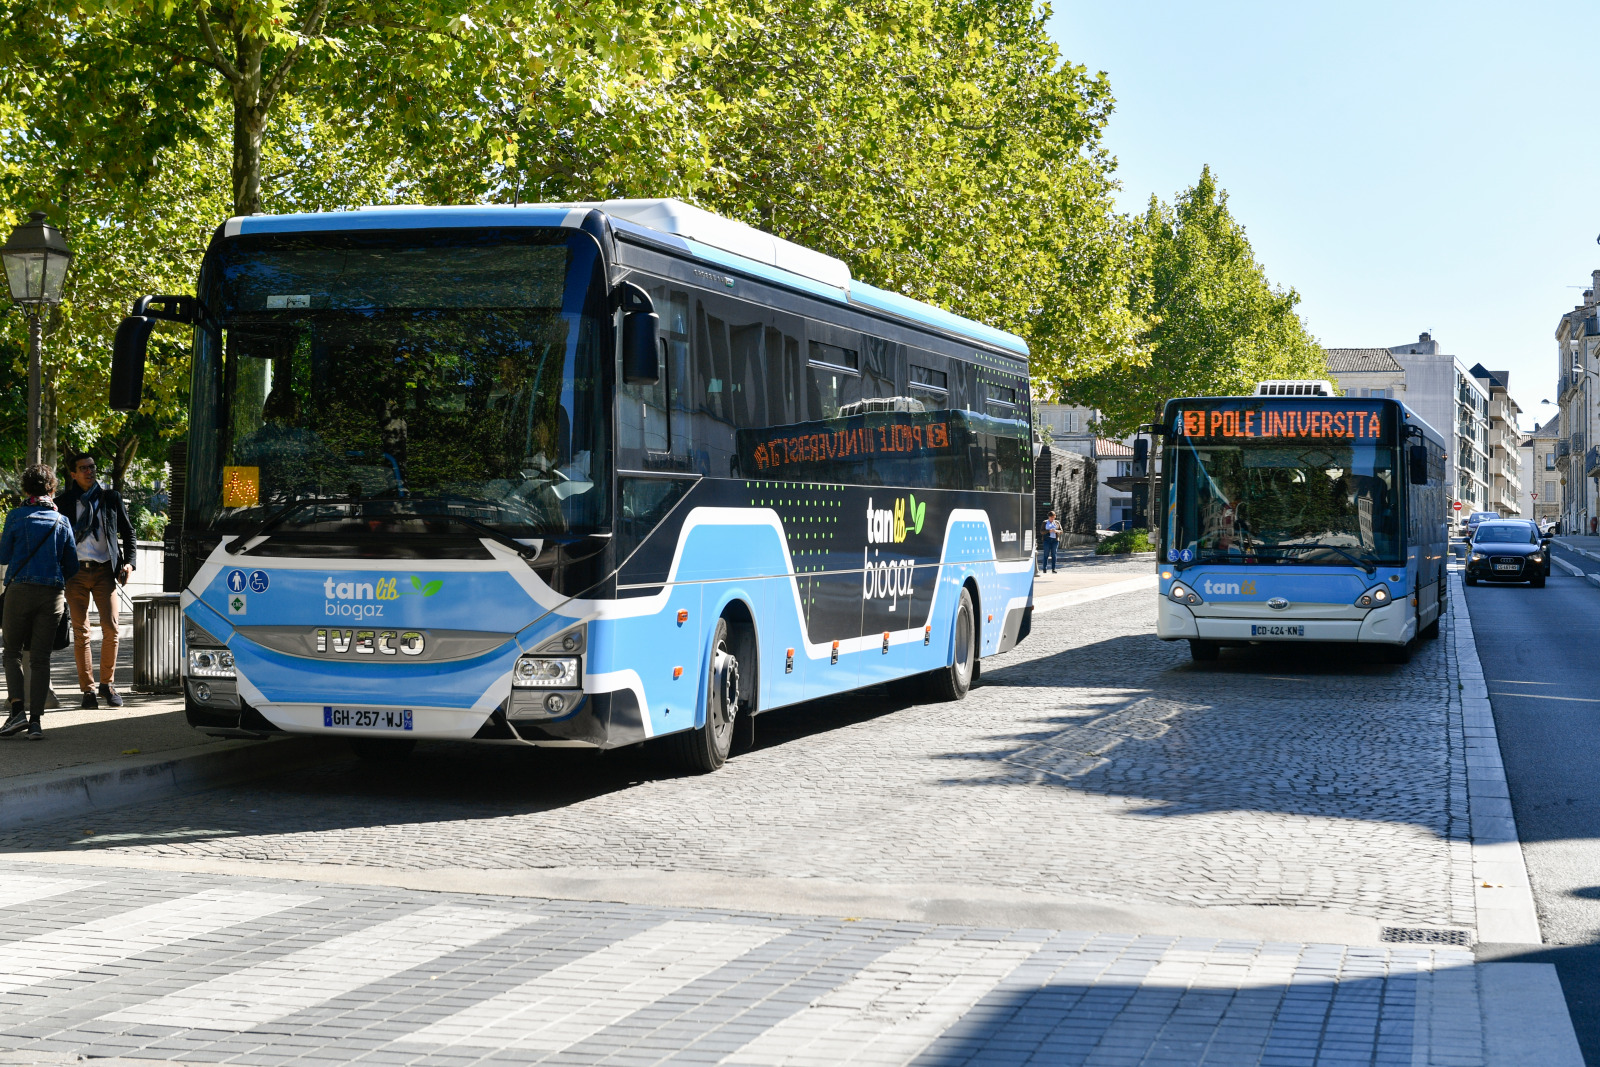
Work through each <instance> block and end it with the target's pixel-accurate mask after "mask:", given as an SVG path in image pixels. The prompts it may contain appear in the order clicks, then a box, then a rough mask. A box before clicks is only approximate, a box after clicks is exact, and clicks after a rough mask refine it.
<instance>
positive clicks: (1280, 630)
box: [1250, 623, 1306, 637]
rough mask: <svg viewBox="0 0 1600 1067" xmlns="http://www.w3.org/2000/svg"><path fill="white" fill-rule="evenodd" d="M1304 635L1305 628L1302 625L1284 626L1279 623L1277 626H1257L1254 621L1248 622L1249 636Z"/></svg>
mask: <svg viewBox="0 0 1600 1067" xmlns="http://www.w3.org/2000/svg"><path fill="white" fill-rule="evenodd" d="M1305 635H1306V628H1305V627H1304V626H1284V625H1281V624H1280V625H1277V626H1258V625H1256V624H1255V623H1251V624H1250V636H1251V637H1304V636H1305Z"/></svg>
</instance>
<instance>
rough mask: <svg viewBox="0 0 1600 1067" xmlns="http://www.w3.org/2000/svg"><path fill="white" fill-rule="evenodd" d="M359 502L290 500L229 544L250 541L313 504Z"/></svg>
mask: <svg viewBox="0 0 1600 1067" xmlns="http://www.w3.org/2000/svg"><path fill="white" fill-rule="evenodd" d="M360 502H361V498H360V497H354V496H308V497H304V498H303V499H300V500H291V501H290V502H289V503H287V504H285V505H284V506H283V507H281V508H279V509H278V510H277V511H274V512H273V513H272V514H271V515H268V516H266V517H265V518H263V519H262V520H261V521H260V522H258V523H256V524H255V526H254V527H246V528H245V529H244V530H243V531H242V532H240V533H238V534H235V535H234V538H233V541H232V542H231V544H235V545H243V544H244V543H245V542H246V541H252V540H254V539H255V538H257V537H260V536H261V535H262V534H264V533H266V532H267V531H268V530H272V529H275V528H277V527H278V526H280V525H282V524H283V520H285V519H287V518H288V517H289V516H290V515H293V514H294V513H295V512H297V511H304V510H305V509H306V508H309V507H311V506H313V505H315V504H359V503H360Z"/></svg>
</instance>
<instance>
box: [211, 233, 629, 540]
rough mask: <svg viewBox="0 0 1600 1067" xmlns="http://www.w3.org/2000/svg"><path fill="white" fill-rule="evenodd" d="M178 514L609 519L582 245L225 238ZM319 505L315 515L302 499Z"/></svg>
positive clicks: (285, 525)
mask: <svg viewBox="0 0 1600 1067" xmlns="http://www.w3.org/2000/svg"><path fill="white" fill-rule="evenodd" d="M207 278H208V280H209V282H210V285H209V287H208V289H207V290H206V302H207V305H208V308H209V309H211V311H212V314H213V315H214V316H215V317H216V319H217V320H218V321H219V323H220V327H221V328H220V330H216V331H212V330H202V331H200V335H201V339H200V341H199V343H198V344H197V346H196V348H197V351H196V359H197V368H196V379H197V388H196V403H195V405H194V410H193V412H192V414H191V419H192V426H191V433H190V441H191V445H190V449H191V451H190V490H189V493H190V497H189V499H190V511H189V515H190V519H191V522H193V523H194V525H195V526H196V527H199V528H203V527H204V526H207V525H209V526H210V527H211V528H213V529H216V530H217V531H219V532H224V533H227V532H243V531H250V530H258V529H261V528H263V526H264V525H265V524H267V523H269V522H270V523H271V529H272V531H273V533H274V535H289V534H313V535H316V534H323V535H334V536H338V537H340V538H344V539H348V538H349V537H352V536H357V535H358V534H366V535H381V534H394V533H401V534H406V533H409V534H433V533H449V534H451V535H453V536H463V535H464V531H465V530H467V529H468V528H469V527H468V523H467V522H466V521H462V520H468V521H470V522H476V523H481V524H484V525H487V526H490V527H493V528H494V530H495V531H497V532H500V533H502V534H509V535H511V536H515V537H518V538H538V537H545V536H553V535H561V534H568V533H574V534H578V533H585V532H588V531H592V530H595V529H597V528H598V527H601V526H602V525H604V524H605V522H606V519H607V506H606V502H607V500H608V498H609V493H608V490H607V486H606V473H605V472H606V469H607V466H608V463H607V460H606V456H607V449H608V447H609V440H608V438H609V434H608V428H607V420H606V418H605V411H606V406H607V405H606V402H605V396H604V393H605V381H604V378H605V374H604V371H605V370H606V367H607V363H608V361H607V360H606V359H605V354H606V350H605V341H604V337H605V334H606V329H607V325H608V317H607V316H606V313H605V310H604V299H603V296H604V286H603V279H602V278H601V272H600V270H599V256H598V248H597V247H596V246H595V245H594V242H593V240H592V239H591V238H589V237H588V236H587V235H585V234H573V233H571V232H570V231H562V230H523V231H506V232H501V233H485V232H481V231H459V232H451V231H409V232H401V233H399V234H396V233H394V232H389V233H384V234H350V233H341V234H312V235H304V234H296V235H289V236H270V237H257V238H235V239H233V240H232V241H231V242H228V243H227V244H225V245H224V246H223V247H222V248H221V249H220V250H219V251H218V252H216V253H214V256H213V259H212V261H210V262H209V263H208V266H207ZM313 503H315V505H316V506H309V505H312V504H313Z"/></svg>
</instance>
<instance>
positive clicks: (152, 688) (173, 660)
mask: <svg viewBox="0 0 1600 1067" xmlns="http://www.w3.org/2000/svg"><path fill="white" fill-rule="evenodd" d="M133 688H134V689H135V690H136V691H138V692H141V693H176V692H179V691H181V690H182V688H183V609H182V608H181V607H179V605H178V596H177V594H175V593H163V594H159V595H155V596H136V597H134V598H133Z"/></svg>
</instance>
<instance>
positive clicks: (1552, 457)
mask: <svg viewBox="0 0 1600 1067" xmlns="http://www.w3.org/2000/svg"><path fill="white" fill-rule="evenodd" d="M1544 469H1545V470H1547V471H1553V470H1555V469H1556V454H1555V453H1554V452H1546V453H1545V454H1544Z"/></svg>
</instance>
